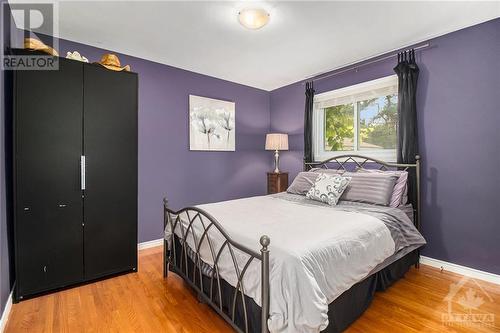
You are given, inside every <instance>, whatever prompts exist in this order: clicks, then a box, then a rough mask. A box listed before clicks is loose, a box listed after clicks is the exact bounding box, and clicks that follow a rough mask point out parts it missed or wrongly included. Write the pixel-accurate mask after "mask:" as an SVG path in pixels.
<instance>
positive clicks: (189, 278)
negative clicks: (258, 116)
mask: <svg viewBox="0 0 500 333" xmlns="http://www.w3.org/2000/svg"><path fill="white" fill-rule="evenodd" d="M367 163H369V164H367ZM367 165H370V166H371V167H370V168H369V169H378V170H391V169H399V170H405V171H407V170H409V169H411V168H415V171H416V181H415V182H416V184H415V185H416V186H415V189H416V194H417V195H416V197H417V199H416V200H417V202H416V207H414V224H415V226H416V228H417V229H418V230H420V218H421V217H420V156H418V155H417V156H416V163H414V164H401V163H389V162H384V161H381V160H378V159H373V158H370V157H366V156H362V155H352V154H349V155H340V156H336V157H332V158H329V159H327V160H324V161H321V162H311V163H304V170H306V171H307V170H310V169H312V168H325V169H333V168H335V169H337V170H341V169H342V170H348V169H349V166H355V167H357V168H364V167H365V166H367ZM163 209H164V224H163V228H164V230H165V228H166V227H167V225H168V226H170V228H171V230H172V234H171V235H170V239H169V240H167V239H164V244H163V276H164V277H167V275H168V271H169V270H171V271H173V272H174V273H176V274H178V275H179V276H180V277H182V279H183V280H184V281H186V282H187V283H188V285H189V286H191V287H192V288H193V289H194V290H195V292H196V293H197V294H198V300H199V301H201V302H204V303H207V304H208V305H210V306H211V307H212V308H213V309H214V310H215V311H216V312H217V313H218V314H219V315H220V316H221V317H222V318H224V320H225V321H226V322H228V323H229V324H230V325H231V326H232V327H233V328H234V329H235V330H236V332H240V333H243V332H245V333H248V332H249V330H248V321H249V318H248V313H247V308H246V303H245V287H244V281H243V279H244V276H245V272H246V270H247V268H248V266H249V265H250V263H251V262H252V261H253V260H259V261H260V262H261V300H262V302H261V303H262V304H261V333H268V332H269V330H268V327H267V319H268V317H269V249H268V247H269V244H270V242H271V241H270V239H269V237H268V236H266V235H263V236H262V237H261V238H260V245H261V249H260V253H257V252H255V251H253V250H251V249H249V248H247V247H245V246H243V245H241V244H238V243H237V242H235V241H234V240H233V239H232V238H231V237H230V236H229V235H228V234H227V232H226V231H225V230H224V228H223V227H222V226H221V225H220V223H219V222H218V221H217V220H216V219H215V218H214V217H213V216H211V215H210V214H209V213H207V212H206V211H204V210H202V209H200V208H197V207H186V208H182V209H181V210H178V211H174V210H172V209H170V208H169V207H168V200H167V198H165V199H164V200H163ZM181 214H184V216H185V217H186V218H187V221H184V222H185V223H186V224H187V227H184V226H183V224H182V223H181ZM196 221H198V222H199V223H200V224H201V226H202V227H203V233H202V235H201V236H200V237H199V239H198V238H197V236H196V235H195V233H194V231H193V227H192V226H193V223H194V222H196ZM178 225H179V227H180V230H181V237H178V238H180V239H179V240H178V242H179V244H180V247H181V251H180V253H178V252H177V251H176V246H175V243H174V242H175V240H176V237H177V236H176V234H175V232H174V230H175V228H176V227H177V226H178ZM213 228H215V229H217V230H218V231H219V232H220V233H221V234H222V236H223V237H224V239H225V240H224V242H223V244H222V246H221V247H220V249H218V250H217V252H216V249H214V247H213V245H212V240H211V238H210V235H209V230H210V229H213ZM188 235H190V237H192V240H193V241H194V245H195V246H194V247H195V248H194V249H191V248H189V246H188V245H187V240H188ZM205 239H206V241H207V243H208V246H209V248H210V253H211V257H212V262H213V263H214V264H213V266H212V270H211V274H210V276H208V278H209V279H210V287H209V291H208V292H207V291H206V290H205V288H204V286H203V274H204V273H203V272H202V265H203V264H204V263H202V260H201V257H200V253H199V251H200V247H201V244H202V243H203V241H204V240H205ZM169 241H170V244H171V248H170V249H169V248H168V243H169ZM185 245H186V246H185ZM188 248H189V249H188ZM224 249H227V251H228V252H229V254H230V256H231V258H232V262H233V265H234V272H235V274H236V278H237V284H236V287H235V289H234V292H233V295H232V303H231V306H230V308H231V311H230V312H231V315H228V314H226V313H225V312H224V310H223V301H222V294H221V277H220V275H219V267H218V262H219V259H220V256H221V254H222V252H223V250H224ZM234 249H238V250H239V251H241V252H243V253H245V254H246V255H248V257H249V258H248V260H247V262H246V263H245V265H244V266H243V268H242V269H240V267H239V266H238V263H237V261H236V257H235V253H234ZM179 256H180V257H179ZM190 265H191V266H190ZM205 265H206V264H205ZM416 266H417V267H418V262H417V264H416ZM189 267H191V268H192V269H191V270H189ZM214 287H216V288H217V293H215V292H214ZM238 294H239V295H240V296H241V297H240V299H241V305H242V308H243V321H244V327H245V329H244V330H242V329H240V327H238V325H237V324H236V316H235V313H236V307H237V304H238V303H237V300H238ZM217 300H218V302H217Z"/></svg>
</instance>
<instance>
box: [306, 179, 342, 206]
mask: <svg viewBox="0 0 500 333" xmlns="http://www.w3.org/2000/svg"><path fill="white" fill-rule="evenodd" d="M349 180H350V178H349V177H343V176H340V175H335V174H327V173H320V174H319V175H318V178H316V181H315V182H314V184H313V186H312V187H311V189H310V190H309V192H307V194H306V197H307V198H308V199H312V200H316V201H320V202H324V203H327V204H329V205H331V206H333V205H336V204H337V202H338V201H339V198H340V196H341V195H342V193H343V192H344V190H345V189H346V187H347V184H349Z"/></svg>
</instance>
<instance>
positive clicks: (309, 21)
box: [10, 0, 500, 90]
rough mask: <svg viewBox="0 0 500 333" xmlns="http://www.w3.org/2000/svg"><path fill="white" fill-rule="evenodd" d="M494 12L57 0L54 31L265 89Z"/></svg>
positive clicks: (475, 7) (458, 5)
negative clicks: (254, 19) (247, 22)
mask: <svg viewBox="0 0 500 333" xmlns="http://www.w3.org/2000/svg"><path fill="white" fill-rule="evenodd" d="M10 2H15V1H12V0H11V1H10ZM255 6H259V7H264V8H266V9H267V10H268V11H269V12H270V13H271V20H270V23H269V24H268V25H267V26H265V27H264V28H262V29H260V30H256V31H252V30H247V29H245V28H243V27H242V26H240V25H239V23H238V21H237V12H238V10H239V9H241V8H245V7H255ZM499 16H500V2H497V1H493V2H430V1H423V2H406V1H395V2H375V1H370V2H359V1H318V2H316V1H293V2H290V1H289V2H285V1H264V2H258V3H255V2H249V1H240V2H233V1H218V2H212V1H196V2H194V1H191V2H186V1H176V2H173V1H162V2H160V1H156V2H145V1H135V2H130V1H110V2H107V1H106V2H103V1H99V2H89V1H78V2H77V1H64V2H59V35H58V37H62V38H65V39H69V40H73V41H77V42H81V43H85V44H89V45H93V46H97V47H102V48H106V49H111V50H115V51H117V52H121V53H125V54H129V55H133V56H137V57H140V58H144V59H148V60H153V61H156V62H159V63H164V64H168V65H171V66H175V67H179V68H183V69H187V70H191V71H194V72H198V73H202V74H207V75H211V76H215V77H218V78H222V79H226V80H229V81H233V82H238V83H242V84H245V85H249V86H252V87H257V88H262V89H265V90H272V89H276V88H278V87H281V86H284V85H287V84H290V83H293V82H296V81H299V80H302V79H304V78H307V77H311V76H313V75H315V74H318V73H322V72H325V71H328V70H332V69H336V68H340V67H343V66H345V65H348V64H351V63H354V62H357V61H360V60H363V59H367V58H370V57H372V56H375V55H379V54H381V53H384V52H387V51H392V50H394V49H398V48H401V47H405V46H408V45H411V44H413V43H416V42H421V41H424V40H426V39H429V38H432V37H436V36H439V35H443V34H445V33H448V32H451V31H455V30H458V29H461V28H464V27H467V26H471V25H474V24H477V23H480V22H484V21H487V20H490V19H493V18H495V17H499ZM464 47H466V45H464Z"/></svg>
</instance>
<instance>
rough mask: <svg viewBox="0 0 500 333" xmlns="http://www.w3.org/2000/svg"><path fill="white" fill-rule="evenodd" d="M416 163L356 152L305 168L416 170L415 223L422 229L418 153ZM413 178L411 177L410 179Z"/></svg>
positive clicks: (305, 165) (306, 164)
mask: <svg viewBox="0 0 500 333" xmlns="http://www.w3.org/2000/svg"><path fill="white" fill-rule="evenodd" d="M415 161H416V162H415V164H401V163H391V162H385V161H382V160H378V159H375V158H371V157H367V156H362V155H354V154H347V155H339V156H335V157H331V158H329V159H327V160H324V161H320V162H310V163H304V170H305V171H308V170H311V169H312V168H324V169H334V170H346V171H349V169H350V168H349V167H352V166H354V167H357V168H361V169H370V170H373V169H378V170H392V169H397V170H404V171H412V170H414V171H415V177H414V184H413V186H414V187H413V188H414V189H415V191H416V202H414V203H413V202H412V204H413V211H414V214H415V221H414V224H415V226H416V227H417V229H418V230H420V221H421V220H420V218H421V214H420V208H421V205H420V162H421V160H420V156H419V155H417V156H415ZM368 166H369V167H368ZM410 180H411V178H409V181H410Z"/></svg>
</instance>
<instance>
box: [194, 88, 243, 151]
mask: <svg viewBox="0 0 500 333" xmlns="http://www.w3.org/2000/svg"><path fill="white" fill-rule="evenodd" d="M189 149H190V150H213V151H234V150H235V103H234V102H227V101H221V100H218V99H212V98H207V97H201V96H195V95H189Z"/></svg>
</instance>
